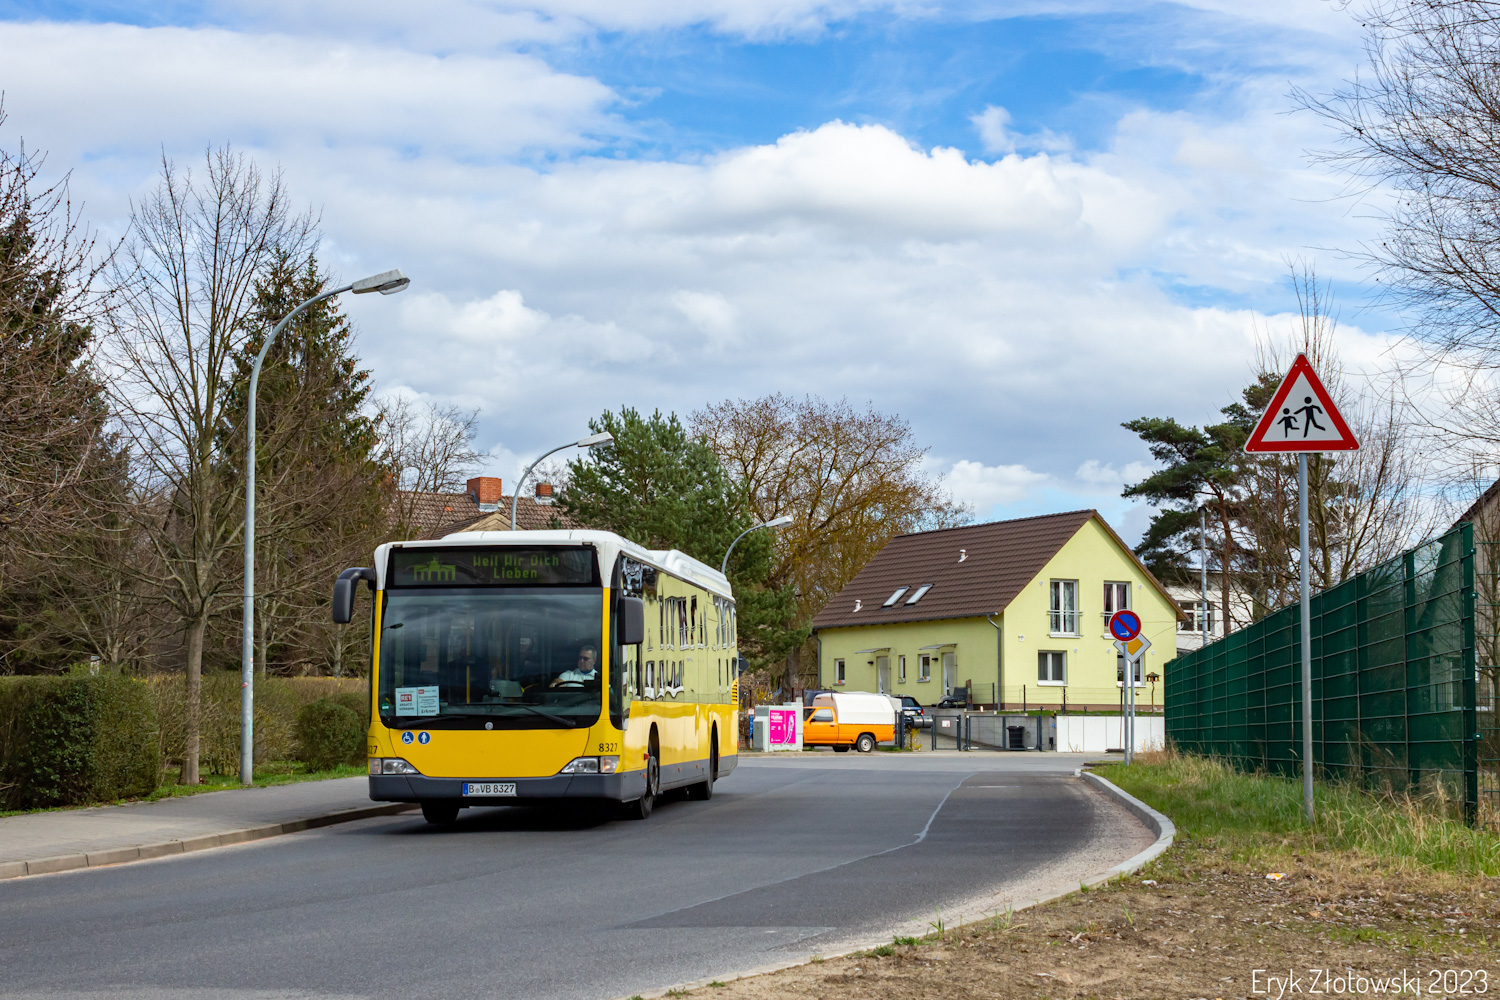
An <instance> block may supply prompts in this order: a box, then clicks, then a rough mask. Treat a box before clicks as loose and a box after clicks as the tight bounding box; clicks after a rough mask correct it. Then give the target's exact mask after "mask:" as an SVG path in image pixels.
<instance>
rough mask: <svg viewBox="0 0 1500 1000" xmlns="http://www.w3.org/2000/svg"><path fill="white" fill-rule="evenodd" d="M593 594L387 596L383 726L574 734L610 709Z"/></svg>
mask: <svg viewBox="0 0 1500 1000" xmlns="http://www.w3.org/2000/svg"><path fill="white" fill-rule="evenodd" d="M602 630H603V596H602V592H601V591H600V590H598V589H594V588H587V589H585V588H566V589H563V588H548V589H545V590H542V589H530V588H528V589H522V588H506V589H504V590H498V589H488V588H486V589H480V588H456V587H455V588H430V589H423V590H396V591H386V592H385V603H384V605H383V611H382V613H381V620H380V660H379V670H380V702H379V704H380V717H381V721H383V722H384V723H385V724H386V725H387V726H392V727H401V728H410V727H417V726H421V727H424V728H428V727H430V728H461V729H472V728H480V729H482V728H494V729H544V728H557V727H564V728H573V727H582V726H589V725H592V724H593V723H595V722H596V721H597V720H598V718H599V714H600V710H601V708H602V704H603V695H602V686H603V685H602V678H603V672H602V670H601V669H600V660H599V640H600V636H601V633H602Z"/></svg>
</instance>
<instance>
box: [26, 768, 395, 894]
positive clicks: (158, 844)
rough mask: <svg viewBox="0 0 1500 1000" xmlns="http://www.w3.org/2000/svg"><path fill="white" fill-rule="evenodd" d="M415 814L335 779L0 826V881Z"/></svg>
mask: <svg viewBox="0 0 1500 1000" xmlns="http://www.w3.org/2000/svg"><path fill="white" fill-rule="evenodd" d="M413 808H415V807H414V806H412V805H409V804H406V803H375V802H371V801H370V794H369V784H368V781H367V779H365V778H363V777H358V778H332V779H329V780H327V781H304V782H299V783H297V784H290V785H273V786H270V787H268V788H239V789H232V790H229V791H223V792H204V793H202V794H200V795H187V796H183V797H181V798H170V799H161V800H159V801H156V802H131V803H128V804H126V805H121V806H93V807H91V808H87V809H60V810H56V811H53V812H39V813H29V814H27V815H24V816H7V817H5V818H3V819H0V879H4V878H14V877H16V876H18V875H41V874H45V873H47V872H59V871H67V870H68V869H71V868H92V867H98V866H99V865H112V864H120V863H122V862H126V861H142V860H146V859H148V858H159V857H164V856H166V855H169V854H182V853H186V852H187V851H198V850H204V849H206V848H210V847H224V846H227V845H229V844H239V843H244V842H245V841H248V840H259V839H261V838H263V837H275V836H278V835H280V834H283V833H295V832H297V831H298V830H307V829H311V828H313V827H318V826H327V825H329V824H331V823H345V822H349V821H350V820H356V819H366V818H368V817H371V816H388V815H391V814H393V813H397V812H405V811H406V810H408V809H413Z"/></svg>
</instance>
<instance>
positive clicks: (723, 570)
mask: <svg viewBox="0 0 1500 1000" xmlns="http://www.w3.org/2000/svg"><path fill="white" fill-rule="evenodd" d="M792 520H793V518H792V515H790V514H783V515H781V516H780V517H775V518H772V519H771V520H769V521H767V522H766V523H765V524H757V525H754V526H752V527H749V528H746V529H745V530H744V531H742V532H740V533H739V534H738V535H736V536H735V538H734V541H732V542H730V543H729V552H733V551H734V547H735V546H736V545H738V544H740V539H741V538H744V537H745V536H746V535H748V534H750V532H752V531H759V530H760V529H761V528H774V529H777V530H780V529H781V528H785V527H786V526H787V525H789V524H791V523H792ZM729 552H726V553H724V562H723V563H721V564H720V565H719V575H720V576H728V575H729Z"/></svg>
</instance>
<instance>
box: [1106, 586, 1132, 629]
mask: <svg viewBox="0 0 1500 1000" xmlns="http://www.w3.org/2000/svg"><path fill="white" fill-rule="evenodd" d="M1128 607H1130V584H1128V583H1106V584H1105V585H1104V623H1105V625H1106V626H1107V625H1108V624H1109V617H1110V615H1112V614H1114V613H1115V612H1116V611H1124V610H1125V609H1126V608H1128Z"/></svg>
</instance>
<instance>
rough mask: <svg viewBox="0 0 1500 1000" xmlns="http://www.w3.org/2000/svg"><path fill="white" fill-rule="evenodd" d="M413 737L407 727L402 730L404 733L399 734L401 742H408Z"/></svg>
mask: <svg viewBox="0 0 1500 1000" xmlns="http://www.w3.org/2000/svg"><path fill="white" fill-rule="evenodd" d="M415 738H416V737H414V736H412V734H411V730H409V729H408V730H407V731H406V732H404V733H402V734H401V742H402V743H410V742H411V741H412V740H413V739H415Z"/></svg>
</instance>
